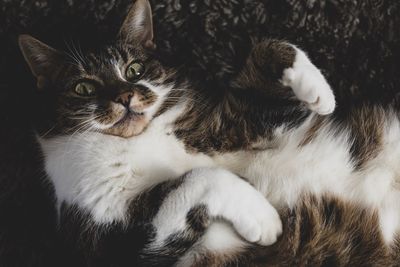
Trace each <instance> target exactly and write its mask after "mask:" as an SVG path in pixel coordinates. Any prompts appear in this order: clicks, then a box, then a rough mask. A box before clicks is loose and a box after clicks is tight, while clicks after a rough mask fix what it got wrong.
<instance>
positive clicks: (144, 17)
mask: <svg viewBox="0 0 400 267" xmlns="http://www.w3.org/2000/svg"><path fill="white" fill-rule="evenodd" d="M119 37H120V39H121V40H122V41H124V42H127V43H132V44H135V43H138V44H141V45H142V46H143V47H145V48H148V49H154V48H155V44H154V41H153V39H154V33H153V19H152V12H151V6H150V3H149V1H148V0H136V1H135V2H134V3H133V5H132V7H131V8H130V10H129V12H128V15H127V16H126V18H125V20H124V22H123V24H122V26H121V28H120V31H119Z"/></svg>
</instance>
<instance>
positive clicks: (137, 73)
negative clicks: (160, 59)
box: [126, 62, 144, 80]
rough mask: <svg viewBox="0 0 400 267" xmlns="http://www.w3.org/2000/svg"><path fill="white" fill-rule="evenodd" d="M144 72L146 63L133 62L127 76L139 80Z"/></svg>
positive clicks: (127, 70)
mask: <svg viewBox="0 0 400 267" xmlns="http://www.w3.org/2000/svg"><path fill="white" fill-rule="evenodd" d="M143 73H144V65H143V64H142V63H140V62H133V63H131V64H130V65H129V66H128V68H127V69H126V78H128V79H129V80H137V79H139V78H140V77H142V75H143Z"/></svg>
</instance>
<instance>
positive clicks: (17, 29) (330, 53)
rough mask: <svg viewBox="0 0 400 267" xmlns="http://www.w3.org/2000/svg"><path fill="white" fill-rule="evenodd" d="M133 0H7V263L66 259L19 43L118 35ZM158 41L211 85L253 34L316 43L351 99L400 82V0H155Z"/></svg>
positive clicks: (2, 38)
mask: <svg viewBox="0 0 400 267" xmlns="http://www.w3.org/2000/svg"><path fill="white" fill-rule="evenodd" d="M130 2H131V0H121V1H117V0H1V1H0V125H1V126H0V127H1V128H0V266H3V267H8V266H59V265H60V264H59V263H58V261H59V260H60V259H62V249H61V248H60V247H59V246H58V245H57V244H58V243H57V240H56V237H55V234H54V233H55V231H56V228H55V211H54V209H53V206H52V200H51V199H52V196H51V193H50V192H51V190H49V187H48V185H46V183H45V182H44V179H43V172H42V167H41V159H40V154H39V153H38V149H37V146H36V144H35V142H34V141H33V140H34V135H33V133H32V131H31V130H30V128H29V123H28V119H27V118H28V114H29V112H30V110H31V109H33V108H35V103H32V101H31V99H32V98H31V95H32V93H33V86H32V85H33V79H32V78H31V75H30V73H29V71H28V69H27V66H26V64H25V63H24V62H23V60H22V56H21V54H20V52H19V50H18V48H17V45H16V37H17V35H18V34H20V33H30V34H32V35H34V36H35V37H38V38H39V39H42V40H44V41H46V42H48V43H50V44H52V45H54V46H57V47H61V48H62V47H66V46H67V45H71V44H74V45H80V46H89V45H91V44H93V43H101V42H104V41H106V40H107V39H109V38H112V36H113V35H114V34H115V32H116V30H117V29H118V27H119V24H120V23H121V21H122V18H123V17H124V15H125V13H126V11H127V6H128V5H129V4H130ZM152 3H153V12H154V20H155V32H156V42H157V44H158V47H159V50H160V53H161V54H162V55H163V56H164V57H165V58H167V59H168V60H169V62H170V64H172V65H175V66H184V67H185V69H186V70H188V74H189V75H191V76H193V77H194V78H195V79H197V80H199V81H201V82H203V83H204V85H207V86H209V87H211V88H218V86H219V85H221V84H224V83H226V82H228V81H229V79H230V77H231V76H232V75H234V74H235V72H236V71H237V70H238V69H240V67H241V64H242V62H243V59H244V57H245V55H246V53H247V51H248V50H249V47H250V44H251V39H252V38H262V37H274V38H281V39H287V40H289V41H291V42H293V43H296V44H298V45H299V46H300V47H302V48H304V49H305V50H306V51H308V52H309V55H310V56H311V58H312V60H313V61H314V62H315V63H316V65H317V66H319V67H320V68H322V69H323V71H324V73H325V74H326V75H327V77H328V80H329V81H330V83H331V84H332V85H333V87H335V89H336V91H337V92H338V93H337V94H338V97H339V99H340V101H341V103H345V104H347V105H349V104H351V103H352V101H358V99H362V98H368V99H370V100H371V101H375V100H377V99H390V98H393V97H399V91H400V63H399V60H400V27H399V25H400V16H399V14H400V2H399V1H398V0H368V1H367V0H202V1H197V0H153V1H152Z"/></svg>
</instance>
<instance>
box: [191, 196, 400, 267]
mask: <svg viewBox="0 0 400 267" xmlns="http://www.w3.org/2000/svg"><path fill="white" fill-rule="evenodd" d="M280 214H281V216H282V221H283V222H284V229H283V235H282V236H281V237H280V239H279V240H278V242H277V243H276V244H274V245H272V246H270V247H255V246H249V247H248V248H247V249H245V250H244V251H242V252H240V253H236V254H235V255H229V254H228V255H215V254H212V253H206V254H204V255H198V258H197V260H196V262H195V264H194V265H193V266H198V267H200V266H254V267H256V266H257V267H258V266H259V267H261V266H263V267H266V266H271V267H272V266H274V267H275V266H313V267H314V266H400V253H399V252H400V242H396V244H393V246H392V247H389V246H387V245H385V243H384V241H383V239H382V235H381V233H380V230H379V227H378V214H377V213H376V212H375V211H373V210H367V209H362V208H360V207H359V206H357V205H354V204H350V203H347V202H344V201H341V200H339V199H337V198H335V197H331V196H324V197H323V198H322V199H319V198H318V199H317V198H315V197H313V196H305V197H304V198H303V199H302V201H301V202H300V203H299V204H298V205H297V206H296V207H295V208H294V209H293V210H288V209H285V210H282V211H281V212H280Z"/></svg>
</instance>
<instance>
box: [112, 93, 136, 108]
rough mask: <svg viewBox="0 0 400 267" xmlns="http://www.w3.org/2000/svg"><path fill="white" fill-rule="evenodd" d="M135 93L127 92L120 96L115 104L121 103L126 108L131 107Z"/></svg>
mask: <svg viewBox="0 0 400 267" xmlns="http://www.w3.org/2000/svg"><path fill="white" fill-rule="evenodd" d="M134 95H135V94H134V92H125V93H122V94H120V95H119V96H117V97H116V98H115V102H117V103H121V104H122V105H124V106H125V107H129V103H130V102H131V99H132V97H133V96H134Z"/></svg>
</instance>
